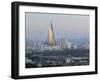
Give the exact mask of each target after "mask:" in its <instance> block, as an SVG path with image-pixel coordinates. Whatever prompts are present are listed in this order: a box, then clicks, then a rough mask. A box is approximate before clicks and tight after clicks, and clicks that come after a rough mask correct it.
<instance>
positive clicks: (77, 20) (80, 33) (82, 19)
mask: <svg viewBox="0 0 100 81" xmlns="http://www.w3.org/2000/svg"><path fill="white" fill-rule="evenodd" d="M25 17H26V39H31V40H37V39H38V40H46V39H47V38H48V29H49V27H51V21H52V24H53V30H54V36H55V39H60V38H66V39H78V38H88V37H89V16H88V15H74V14H50V13H49V14H48V13H28V12H27V13H26V14H25Z"/></svg>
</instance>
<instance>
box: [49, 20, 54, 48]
mask: <svg viewBox="0 0 100 81" xmlns="http://www.w3.org/2000/svg"><path fill="white" fill-rule="evenodd" d="M48 35H49V36H48V37H49V45H50V47H51V48H52V46H53V45H54V32H53V25H52V21H51V27H50V28H49V32H48Z"/></svg>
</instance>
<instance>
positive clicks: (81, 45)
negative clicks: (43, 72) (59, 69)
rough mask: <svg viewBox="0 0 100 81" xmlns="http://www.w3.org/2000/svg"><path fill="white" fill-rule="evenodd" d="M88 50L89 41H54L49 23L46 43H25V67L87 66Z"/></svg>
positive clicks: (62, 39)
mask: <svg viewBox="0 0 100 81" xmlns="http://www.w3.org/2000/svg"><path fill="white" fill-rule="evenodd" d="M80 49H81V51H80ZM88 50H89V41H85V40H81V41H79V42H75V41H74V40H72V41H71V40H66V39H64V38H61V39H59V40H55V37H54V31H53V25H52V22H51V27H50V28H49V31H48V40H47V41H44V42H43V41H42V42H39V41H38V40H36V41H31V42H27V41H26V43H25V53H26V59H25V60H26V67H41V66H44V67H45V66H64V65H69V66H70V65H82V64H86V65H87V64H88V63H89V57H88V55H89V51H88ZM75 53H76V54H75ZM80 53H81V54H80ZM74 55H76V56H74ZM77 55H79V56H78V57H77ZM82 55H83V56H82Z"/></svg>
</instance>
